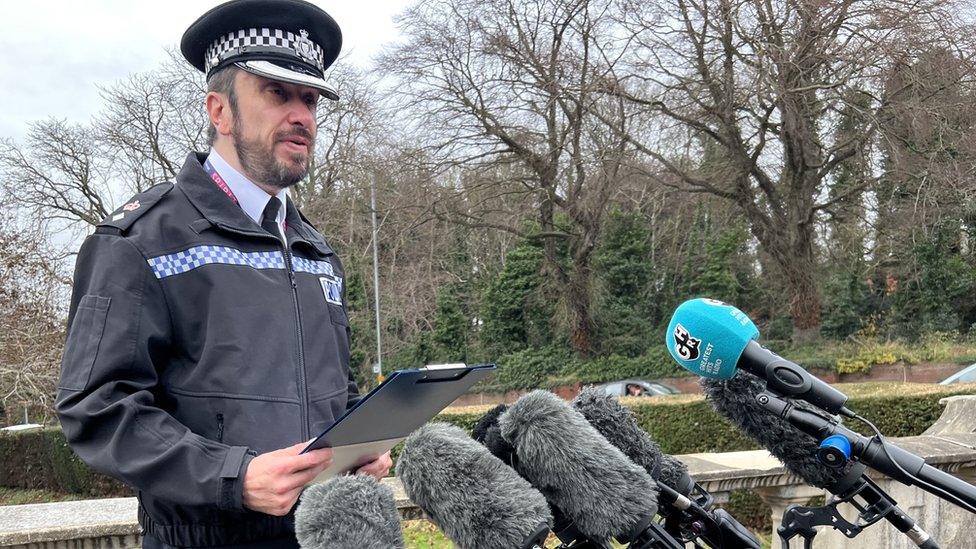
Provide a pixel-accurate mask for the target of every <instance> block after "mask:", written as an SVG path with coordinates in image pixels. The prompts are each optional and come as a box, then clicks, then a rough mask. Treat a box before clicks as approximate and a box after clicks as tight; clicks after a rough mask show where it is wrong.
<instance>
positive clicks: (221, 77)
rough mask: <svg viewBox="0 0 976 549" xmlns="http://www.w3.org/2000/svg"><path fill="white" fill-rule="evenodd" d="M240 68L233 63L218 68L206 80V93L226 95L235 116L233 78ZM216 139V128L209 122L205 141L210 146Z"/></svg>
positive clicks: (232, 114) (235, 102) (234, 78)
mask: <svg viewBox="0 0 976 549" xmlns="http://www.w3.org/2000/svg"><path fill="white" fill-rule="evenodd" d="M240 70H241V69H239V68H237V67H236V66H234V65H230V66H228V67H227V68H224V69H220V70H219V71H217V72H216V73H214V74H213V75H212V76H211V77H210V79H209V80H207V93H210V92H217V93H222V94H224V95H226V96H227V99H228V100H229V101H230V109H231V116H237V92H235V91H234V80H236V78H237V73H238V72H240ZM216 140H217V128H215V127H214V125H213V124H212V123H211V124H210V126H209V127H208V128H207V143H209V144H210V146H211V147H212V146H213V144H214V141H216Z"/></svg>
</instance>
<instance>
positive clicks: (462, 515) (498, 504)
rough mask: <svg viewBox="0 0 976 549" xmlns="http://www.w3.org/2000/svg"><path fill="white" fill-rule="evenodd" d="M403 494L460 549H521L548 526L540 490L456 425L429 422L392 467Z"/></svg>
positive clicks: (404, 449) (412, 439)
mask: <svg viewBox="0 0 976 549" xmlns="http://www.w3.org/2000/svg"><path fill="white" fill-rule="evenodd" d="M396 474H397V478H399V479H400V481H401V482H402V483H403V489H404V491H405V492H406V494H407V496H408V497H409V498H410V499H411V500H413V502H414V503H416V504H417V505H418V506H419V507H420V508H421V509H423V510H424V512H425V513H427V515H428V516H429V517H430V519H431V521H433V522H434V524H436V525H437V526H438V527H439V528H440V529H441V530H442V531H443V532H444V533H445V534H446V535H447V537H449V538H451V540H453V541H454V543H456V544H457V546H458V547H459V548H460V549H475V548H483V549H512V548H518V547H522V546H523V544H524V543H525V542H526V540H527V539H528V538H530V537H531V536H533V535H534V534H536V533H537V532H538V530H539V527H540V526H547V525H549V524H551V523H552V516H551V515H550V513H549V505H548V504H547V503H546V500H545V498H543V497H542V494H540V493H539V491H538V490H536V489H535V488H533V487H532V486H531V485H530V484H529V483H528V482H527V481H526V480H525V479H523V478H522V477H520V476H518V475H517V474H516V473H515V471H513V470H512V468H511V467H509V466H507V465H505V464H504V463H502V461H501V460H500V459H498V458H496V457H495V456H493V455H491V453H489V452H488V450H487V449H486V448H485V447H484V446H482V445H481V444H478V443H477V442H475V441H474V440H472V439H471V437H469V436H468V435H467V433H465V432H464V431H462V430H461V429H460V428H459V427H456V426H454V425H447V424H444V423H428V424H427V425H424V426H423V427H421V428H420V429H417V430H416V431H414V433H413V434H411V435H410V436H409V437H407V440H406V442H405V443H404V445H403V451H402V452H401V453H400V458H399V460H398V462H397V466H396Z"/></svg>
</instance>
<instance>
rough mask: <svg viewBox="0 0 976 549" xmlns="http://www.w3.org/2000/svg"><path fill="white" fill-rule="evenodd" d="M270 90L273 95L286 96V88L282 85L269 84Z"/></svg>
mask: <svg viewBox="0 0 976 549" xmlns="http://www.w3.org/2000/svg"><path fill="white" fill-rule="evenodd" d="M268 91H269V92H271V94H272V95H277V96H278V97H285V90H284V89H282V87H281V86H269V87H268Z"/></svg>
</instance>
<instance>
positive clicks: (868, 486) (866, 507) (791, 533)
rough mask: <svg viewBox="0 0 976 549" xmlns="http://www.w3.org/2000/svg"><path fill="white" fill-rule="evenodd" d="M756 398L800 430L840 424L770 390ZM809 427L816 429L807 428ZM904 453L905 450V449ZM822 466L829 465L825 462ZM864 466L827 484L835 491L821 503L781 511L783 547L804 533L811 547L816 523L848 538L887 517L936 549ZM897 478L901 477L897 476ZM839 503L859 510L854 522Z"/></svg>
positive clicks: (926, 548) (920, 542)
mask: <svg viewBox="0 0 976 549" xmlns="http://www.w3.org/2000/svg"><path fill="white" fill-rule="evenodd" d="M756 401H757V402H758V403H759V404H760V405H761V406H762V407H764V408H765V409H767V410H769V411H771V412H773V413H775V414H777V415H779V416H780V417H783V418H785V419H787V420H788V421H789V422H790V423H792V424H793V425H794V426H796V427H797V428H799V429H800V430H801V431H803V432H805V433H807V434H808V435H810V436H813V437H816V436H819V434H820V431H822V430H826V431H828V432H829V434H835V433H834V431H835V430H837V429H838V428H840V427H841V426H839V425H837V424H836V423H834V421H833V419H828V418H825V417H822V416H820V415H819V414H816V413H814V412H811V411H808V410H798V409H796V408H794V407H793V405H791V404H789V403H787V402H786V401H784V400H782V399H780V398H778V397H776V396H774V395H772V394H769V393H760V394H758V395H756ZM811 430H812V431H815V432H810V431H811ZM844 431H845V434H846V433H847V432H850V433H853V431H850V430H849V429H846V428H845V429H844ZM858 436H860V435H858ZM862 438H863V437H862ZM899 450H900V449H899ZM905 453H906V454H907V452H905ZM836 455H837V454H835V456H836ZM818 458H819V456H818ZM919 459H920V458H919ZM923 463H924V462H923ZM840 465H843V463H840ZM825 466H830V465H827V464H825ZM834 466H836V465H834ZM866 468H867V466H866V465H865V464H864V462H860V461H859V462H856V463H854V465H853V466H852V467H851V470H850V471H849V472H848V474H847V475H845V476H844V478H842V479H840V480H838V481H837V482H835V483H834V484H833V485H831V486H828V487H827V491H829V492H830V493H832V494H835V496H834V497H832V498H831V499H830V501H828V502H827V503H826V504H825V505H823V506H820V507H801V506H799V505H791V506H789V507H788V508H787V509H786V512H785V513H783V522H782V523H781V525H780V527H779V528H777V533H778V534H779V536H780V540H781V541H782V543H783V547H787V548H788V547H789V546H790V545H789V541H790V540H791V539H792V538H794V537H796V536H797V535H799V536H801V537H803V540H804V544H803V545H804V548H806V549H809V548H810V547H812V544H813V538H814V536H816V535H817V531H816V529H815V528H814V527H815V526H831V527H833V528H834V529H835V530H840V532H841V533H842V534H844V535H845V536H847V537H848V538H851V539H853V538H854V537H855V536H857V535H858V534H860V533H861V531H862V530H863V529H864V528H866V527H867V526H870V525H872V524H874V523H876V522H878V521H879V520H881V519H886V520H887V521H888V522H890V523H891V524H892V525H893V526H894V527H895V528H897V529H898V531H899V532H902V533H904V534H905V535H906V536H908V538H909V539H911V540H912V542H913V543H915V545H917V546H918V547H921V548H923V549H939V545H938V544H937V543H936V542H935V540H933V539H932V538H931V537H930V536H929V535H928V533H926V532H925V531H924V530H922V528H921V527H919V526H918V525H917V524H915V521H914V520H913V519H912V518H911V517H909V516H908V514H906V513H905V512H904V511H902V510H901V509H899V508H898V506H897V502H896V501H895V500H894V498H892V497H891V495H890V494H888V493H887V492H885V491H884V490H882V489H881V487H880V486H878V485H877V483H875V482H874V481H873V480H871V479H870V478H869V477H867V476H866V475H865V474H864V471H865V469H866ZM884 472H886V471H884ZM896 480H901V479H900V478H897V477H896ZM855 497H859V498H861V500H863V502H862V501H858V500H856V499H854V498H855ZM841 503H850V504H851V505H852V506H854V508H855V509H857V510H858V518H857V522H856V523H852V522H850V521H848V520H847V519H845V518H844V517H843V516H842V515H841V514H840V512H839V511H838V510H837V506H838V505H840V504H841Z"/></svg>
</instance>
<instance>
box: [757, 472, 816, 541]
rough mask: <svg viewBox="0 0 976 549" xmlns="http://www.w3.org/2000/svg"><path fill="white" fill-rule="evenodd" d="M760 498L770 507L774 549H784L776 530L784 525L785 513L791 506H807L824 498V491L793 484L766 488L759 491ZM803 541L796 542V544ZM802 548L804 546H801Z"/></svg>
mask: <svg viewBox="0 0 976 549" xmlns="http://www.w3.org/2000/svg"><path fill="white" fill-rule="evenodd" d="M757 492H758V494H759V497H761V498H762V500H763V501H765V502H766V504H767V505H769V508H770V513H769V518H770V519H771V520H772V523H773V549H782V547H783V546H782V544H781V543H780V540H779V536H778V535H777V534H776V529H777V528H779V525H780V524H782V523H783V513H785V512H786V508H787V507H789V506H790V505H794V504H796V505H807V504H808V503H809V502H810V499H811V498H815V497H817V496H823V495H824V491H823V490H820V489H817V488H814V487H813V486H807V485H806V484H791V485H788V486H764V487H762V488H759V489H758V490H757ZM796 543H800V544H802V541H794V544H796ZM800 546H802V545H800Z"/></svg>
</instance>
